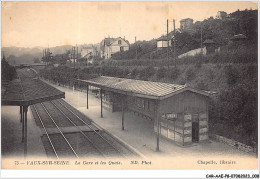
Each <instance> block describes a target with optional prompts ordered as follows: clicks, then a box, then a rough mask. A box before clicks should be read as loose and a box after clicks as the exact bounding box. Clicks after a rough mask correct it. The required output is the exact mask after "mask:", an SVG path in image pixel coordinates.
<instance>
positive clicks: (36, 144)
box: [1, 106, 46, 158]
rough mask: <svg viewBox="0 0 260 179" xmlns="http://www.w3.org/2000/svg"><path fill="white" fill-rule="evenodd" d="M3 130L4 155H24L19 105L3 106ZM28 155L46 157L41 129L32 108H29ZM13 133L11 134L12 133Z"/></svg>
mask: <svg viewBox="0 0 260 179" xmlns="http://www.w3.org/2000/svg"><path fill="white" fill-rule="evenodd" d="M1 111H2V115H1V130H2V141H1V142H2V157H3V158H5V157H6V158H9V157H11V158H12V157H16V158H20V157H21V158H22V157H24V144H23V143H22V123H21V122H20V113H19V106H2V107H1ZM27 120H28V123H27V125H28V143H27V144H28V148H27V153H28V157H33V156H37V157H46V153H45V149H44V147H43V143H42V140H41V131H40V129H39V127H38V126H37V125H36V123H35V120H34V118H33V116H32V113H31V110H28V116H27ZM10 134H11V135H10Z"/></svg>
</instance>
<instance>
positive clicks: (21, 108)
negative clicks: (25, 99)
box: [20, 106, 23, 123]
mask: <svg viewBox="0 0 260 179" xmlns="http://www.w3.org/2000/svg"><path fill="white" fill-rule="evenodd" d="M20 115H21V118H20V122H21V123H22V122H23V107H22V106H20Z"/></svg>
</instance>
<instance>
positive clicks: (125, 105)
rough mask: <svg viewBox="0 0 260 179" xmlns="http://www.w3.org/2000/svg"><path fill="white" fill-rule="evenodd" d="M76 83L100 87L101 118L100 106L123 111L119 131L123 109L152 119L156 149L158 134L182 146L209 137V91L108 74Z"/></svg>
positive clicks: (112, 110) (113, 110)
mask: <svg viewBox="0 0 260 179" xmlns="http://www.w3.org/2000/svg"><path fill="white" fill-rule="evenodd" d="M78 82H80V84H81V85H87V89H89V86H94V87H97V88H99V89H100V98H101V117H102V116H103V114H102V108H103V107H104V108H106V109H108V110H109V111H111V112H115V111H122V130H124V127H125V126H124V112H125V111H126V110H128V111H132V112H134V113H136V114H138V115H141V116H143V117H146V118H149V119H150V120H152V121H153V122H154V132H155V133H156V134H157V136H158V137H157V150H159V137H164V138H167V139H169V140H171V141H174V142H176V143H177V144H180V145H182V146H185V145H189V144H191V143H193V142H201V141H205V140H208V99H209V96H210V92H208V91H202V90H197V89H193V88H190V87H187V86H185V85H176V84H169V83H160V82H150V81H142V80H133V79H125V78H115V77H107V76H100V77H96V78H92V79H89V80H79V79H78ZM87 93H88V90H87ZM87 96H88V95H87ZM87 98H88V97H87ZM87 108H88V99H87ZM126 127H127V126H126Z"/></svg>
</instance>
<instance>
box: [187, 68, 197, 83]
mask: <svg viewBox="0 0 260 179" xmlns="http://www.w3.org/2000/svg"><path fill="white" fill-rule="evenodd" d="M195 77H196V76H195V72H194V70H193V69H192V68H189V69H187V70H186V73H185V79H186V81H191V80H193V79H195Z"/></svg>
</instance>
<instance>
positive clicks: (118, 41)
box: [100, 37, 130, 59]
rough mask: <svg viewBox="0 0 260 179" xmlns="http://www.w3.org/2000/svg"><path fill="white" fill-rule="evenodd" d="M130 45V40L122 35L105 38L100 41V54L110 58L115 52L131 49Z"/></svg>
mask: <svg viewBox="0 0 260 179" xmlns="http://www.w3.org/2000/svg"><path fill="white" fill-rule="evenodd" d="M129 46H130V44H129V42H128V41H127V40H125V39H123V38H121V37H118V38H105V39H104V40H102V41H101V43H100V56H101V58H105V59H109V58H111V57H112V55H113V54H114V53H117V52H123V51H127V50H129Z"/></svg>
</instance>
